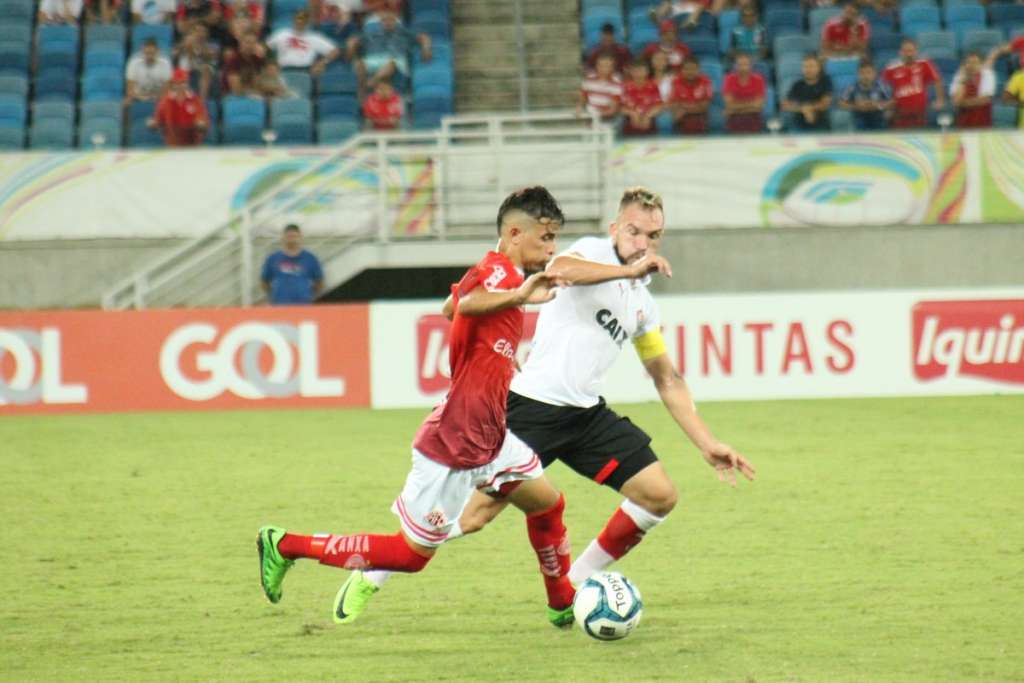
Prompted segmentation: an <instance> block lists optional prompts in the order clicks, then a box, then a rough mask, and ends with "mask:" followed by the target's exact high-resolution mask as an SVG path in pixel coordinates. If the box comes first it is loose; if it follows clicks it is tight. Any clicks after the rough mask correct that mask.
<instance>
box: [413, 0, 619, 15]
mask: <svg viewBox="0 0 1024 683" xmlns="http://www.w3.org/2000/svg"><path fill="white" fill-rule="evenodd" d="M618 1H619V0H585V1H584V3H583V5H584V7H586V6H587V4H588V2H590V3H594V2H615V3H618ZM409 10H410V11H411V12H412V15H413V16H416V15H417V14H419V13H420V12H440V13H442V14H444V15H446V16H449V15H451V5H450V4H449V3H448V0H412V1H411V2H410V3H409Z"/></svg>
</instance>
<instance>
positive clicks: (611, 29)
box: [601, 23, 615, 33]
mask: <svg viewBox="0 0 1024 683" xmlns="http://www.w3.org/2000/svg"><path fill="white" fill-rule="evenodd" d="M601 33H615V24H610V23H609V24H601Z"/></svg>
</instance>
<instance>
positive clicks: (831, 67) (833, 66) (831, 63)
mask: <svg viewBox="0 0 1024 683" xmlns="http://www.w3.org/2000/svg"><path fill="white" fill-rule="evenodd" d="M858 63H859V60H857V59H829V60H827V61H826V62H825V73H827V74H828V75H829V76H830V77H831V78H833V79H835V78H837V77H840V76H854V77H856V75H857V65H858Z"/></svg>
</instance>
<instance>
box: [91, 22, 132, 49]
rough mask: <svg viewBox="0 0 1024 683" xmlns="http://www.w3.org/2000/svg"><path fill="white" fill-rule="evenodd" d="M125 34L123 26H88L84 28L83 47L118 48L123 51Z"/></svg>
mask: <svg viewBox="0 0 1024 683" xmlns="http://www.w3.org/2000/svg"><path fill="white" fill-rule="evenodd" d="M126 38H127V33H126V32H125V30H124V27H123V26H120V25H118V24H90V25H89V26H86V28H85V47H86V49H89V48H91V47H99V46H100V45H104V46H107V47H118V48H121V51H122V52H123V51H124V46H125V43H126V42H127V40H126Z"/></svg>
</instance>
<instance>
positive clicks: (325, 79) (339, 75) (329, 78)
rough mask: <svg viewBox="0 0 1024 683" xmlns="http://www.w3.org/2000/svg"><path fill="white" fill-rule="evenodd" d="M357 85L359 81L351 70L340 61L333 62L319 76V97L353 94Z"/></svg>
mask: <svg viewBox="0 0 1024 683" xmlns="http://www.w3.org/2000/svg"><path fill="white" fill-rule="evenodd" d="M358 85H359V81H358V79H357V78H356V73H355V72H354V71H353V70H352V68H351V67H350V66H348V65H347V64H344V63H342V62H340V61H334V62H331V64H329V65H328V66H327V68H326V69H324V72H323V73H322V74H321V75H320V80H319V92H320V94H321V95H327V94H338V93H355V92H356V90H357V89H358Z"/></svg>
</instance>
